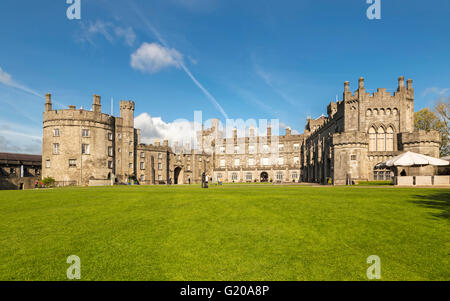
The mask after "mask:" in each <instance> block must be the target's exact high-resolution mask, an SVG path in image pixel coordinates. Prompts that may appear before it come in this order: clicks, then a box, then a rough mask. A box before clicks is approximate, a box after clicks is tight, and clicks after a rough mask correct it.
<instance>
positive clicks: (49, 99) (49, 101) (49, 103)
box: [45, 93, 52, 112]
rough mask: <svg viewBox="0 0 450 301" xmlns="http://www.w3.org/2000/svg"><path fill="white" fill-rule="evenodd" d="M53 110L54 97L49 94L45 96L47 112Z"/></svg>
mask: <svg viewBox="0 0 450 301" xmlns="http://www.w3.org/2000/svg"><path fill="white" fill-rule="evenodd" d="M51 110H52V95H51V94H50V93H47V94H46V95H45V112H48V111H51Z"/></svg>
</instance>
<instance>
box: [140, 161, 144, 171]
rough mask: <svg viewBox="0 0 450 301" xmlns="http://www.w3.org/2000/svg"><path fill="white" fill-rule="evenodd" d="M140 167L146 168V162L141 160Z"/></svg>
mask: <svg viewBox="0 0 450 301" xmlns="http://www.w3.org/2000/svg"><path fill="white" fill-rule="evenodd" d="M139 167H140V169H141V170H145V162H141V163H140V165H139Z"/></svg>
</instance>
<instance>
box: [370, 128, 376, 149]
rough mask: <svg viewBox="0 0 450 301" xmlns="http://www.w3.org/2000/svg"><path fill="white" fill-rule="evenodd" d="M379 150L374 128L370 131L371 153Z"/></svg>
mask: <svg viewBox="0 0 450 301" xmlns="http://www.w3.org/2000/svg"><path fill="white" fill-rule="evenodd" d="M376 150H377V132H376V131H375V128H374V127H371V128H370V130H369V152H374V151H376Z"/></svg>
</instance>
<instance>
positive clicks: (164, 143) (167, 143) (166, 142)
mask: <svg viewBox="0 0 450 301" xmlns="http://www.w3.org/2000/svg"><path fill="white" fill-rule="evenodd" d="M163 146H165V147H168V146H169V140H167V139H164V141H163Z"/></svg>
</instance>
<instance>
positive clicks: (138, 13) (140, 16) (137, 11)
mask: <svg viewBox="0 0 450 301" xmlns="http://www.w3.org/2000/svg"><path fill="white" fill-rule="evenodd" d="M130 4H131V6H132V8H133V9H134V11H135V13H136V14H137V16H138V17H139V18H140V19H141V21H142V22H143V23H144V25H145V26H146V27H147V29H148V30H149V31H150V33H151V34H153V35H154V36H155V37H156V39H157V40H158V42H159V43H161V44H162V45H163V46H164V47H165V48H166V49H171V47H169V45H168V43H167V42H166V41H165V40H164V39H163V37H162V36H161V34H160V33H159V31H158V30H156V28H155V27H154V26H153V25H152V24H151V23H150V22H149V21H148V20H147V18H145V17H144V15H143V14H142V12H141V11H140V10H139V9H138V8H137V6H136V4H135V3H134V2H133V1H130ZM178 64H179V66H180V67H181V69H183V71H184V72H185V73H186V74H187V75H188V76H189V78H190V79H191V80H192V81H193V82H194V84H195V85H196V86H197V87H198V88H199V89H200V90H201V91H202V92H203V94H204V95H205V96H206V97H207V98H208V99H209V100H210V101H211V102H212V104H213V105H214V106H215V107H216V109H217V110H218V111H219V112H220V113H221V114H222V115H223V116H224V117H225V118H226V119H228V115H227V113H225V111H224V109H223V108H222V106H221V105H220V104H219V102H218V101H217V99H216V98H215V97H214V96H213V95H212V94H211V93H210V92H209V91H208V90H207V89H206V88H205V87H204V86H203V85H202V84H201V83H200V82H199V81H198V80H197V78H196V77H195V76H194V75H193V74H192V72H191V71H190V70H189V68H188V67H187V66H186V64H185V63H184V62H183V60H179V61H178Z"/></svg>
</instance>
